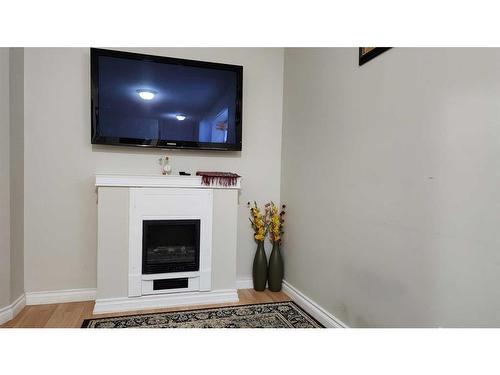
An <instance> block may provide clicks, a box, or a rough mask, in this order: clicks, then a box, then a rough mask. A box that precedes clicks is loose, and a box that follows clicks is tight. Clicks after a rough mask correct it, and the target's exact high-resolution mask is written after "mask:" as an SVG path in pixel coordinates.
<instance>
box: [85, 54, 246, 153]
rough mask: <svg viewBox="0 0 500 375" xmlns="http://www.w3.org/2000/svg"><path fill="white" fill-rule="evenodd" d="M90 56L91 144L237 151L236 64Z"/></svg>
mask: <svg viewBox="0 0 500 375" xmlns="http://www.w3.org/2000/svg"><path fill="white" fill-rule="evenodd" d="M90 55H91V86H92V88H91V102H92V143H93V144H107V145H123V146H142V147H159V148H192V149H211V150H234V151H236V150H241V113H242V110H241V101H242V83H243V67H242V66H236V65H227V64H217V63H209V62H202V61H192V60H184V59H174V58H169V57H161V56H151V55H142V54H136V53H128V52H118V51H111V50H104V49H96V48H92V49H91V53H90Z"/></svg>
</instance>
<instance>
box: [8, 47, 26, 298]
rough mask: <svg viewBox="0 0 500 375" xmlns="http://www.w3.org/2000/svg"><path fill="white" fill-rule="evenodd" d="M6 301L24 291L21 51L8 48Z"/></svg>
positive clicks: (22, 60)
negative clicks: (7, 286)
mask: <svg viewBox="0 0 500 375" xmlns="http://www.w3.org/2000/svg"><path fill="white" fill-rule="evenodd" d="M9 88H10V90H9V91H10V281H11V284H10V302H11V303H12V302H14V301H15V300H16V299H17V298H18V297H19V296H20V295H22V294H23V293H24V50H23V49H22V48H10V77H9Z"/></svg>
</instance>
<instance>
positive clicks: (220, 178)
mask: <svg viewBox="0 0 500 375" xmlns="http://www.w3.org/2000/svg"><path fill="white" fill-rule="evenodd" d="M196 175H197V176H201V183H202V184H203V185H206V186H211V185H221V186H234V185H236V183H237V182H238V177H241V176H239V175H237V174H236V173H230V172H196Z"/></svg>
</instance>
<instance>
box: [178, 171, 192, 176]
mask: <svg viewBox="0 0 500 375" xmlns="http://www.w3.org/2000/svg"><path fill="white" fill-rule="evenodd" d="M179 175H180V176H191V173H187V172H182V171H181V172H179Z"/></svg>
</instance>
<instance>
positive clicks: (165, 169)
mask: <svg viewBox="0 0 500 375" xmlns="http://www.w3.org/2000/svg"><path fill="white" fill-rule="evenodd" d="M158 161H159V162H160V165H161V174H162V175H164V176H166V175H169V174H171V173H172V166H171V165H170V158H169V157H168V156H166V155H165V156H163V157H161V158H160V159H159V160H158Z"/></svg>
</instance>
